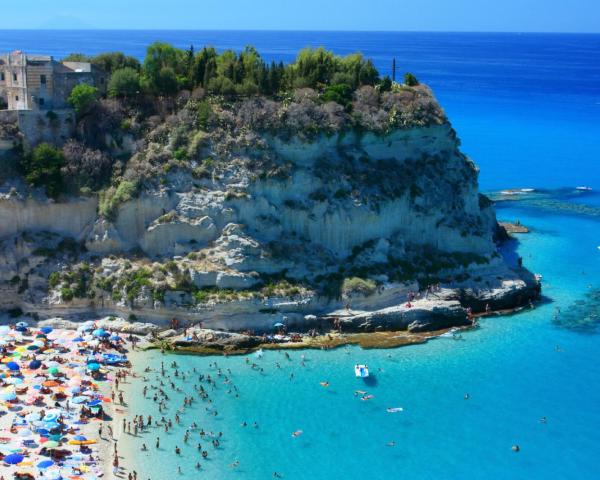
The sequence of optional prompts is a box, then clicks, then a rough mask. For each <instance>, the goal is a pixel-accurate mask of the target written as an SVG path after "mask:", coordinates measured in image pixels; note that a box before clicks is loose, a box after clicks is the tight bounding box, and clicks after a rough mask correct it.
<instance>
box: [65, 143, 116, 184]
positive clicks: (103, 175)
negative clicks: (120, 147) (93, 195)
mask: <svg viewBox="0 0 600 480" xmlns="http://www.w3.org/2000/svg"><path fill="white" fill-rule="evenodd" d="M62 152H63V155H64V158H65V164H64V166H63V167H62V169H61V172H62V175H63V178H64V179H65V182H66V183H67V185H68V186H69V187H70V188H71V189H72V190H73V191H75V192H76V191H78V190H80V189H82V188H85V187H87V188H89V189H90V190H92V191H95V190H97V189H98V188H100V187H101V186H102V185H103V184H105V183H106V182H107V181H108V180H109V179H110V177H111V174H112V166H113V159H112V158H110V157H109V156H108V155H107V154H106V153H104V152H101V151H100V150H93V149H91V148H87V147H86V146H85V145H84V144H82V143H79V142H77V141H75V140H69V141H68V142H67V143H66V144H65V146H64V147H63V150H62Z"/></svg>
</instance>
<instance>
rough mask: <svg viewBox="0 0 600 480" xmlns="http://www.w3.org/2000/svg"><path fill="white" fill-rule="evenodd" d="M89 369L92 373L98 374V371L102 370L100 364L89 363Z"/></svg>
mask: <svg viewBox="0 0 600 480" xmlns="http://www.w3.org/2000/svg"><path fill="white" fill-rule="evenodd" d="M87 368H88V370H90V371H92V372H96V371H98V370H100V364H99V363H88V366H87Z"/></svg>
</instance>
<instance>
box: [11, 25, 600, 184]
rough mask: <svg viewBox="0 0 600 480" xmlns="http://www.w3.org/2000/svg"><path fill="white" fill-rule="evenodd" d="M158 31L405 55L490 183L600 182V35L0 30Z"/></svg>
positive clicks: (84, 42)
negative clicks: (433, 94)
mask: <svg viewBox="0 0 600 480" xmlns="http://www.w3.org/2000/svg"><path fill="white" fill-rule="evenodd" d="M155 40H162V41H167V42H171V43H173V44H174V45H176V46H178V47H182V48H187V47H188V46H189V45H190V44H194V45H195V47H196V48H198V47H200V46H202V45H205V44H208V45H214V46H215V47H217V48H219V49H226V48H232V49H236V50H239V49H241V48H243V47H244V46H245V45H247V44H252V45H255V46H256V47H257V48H258V50H259V51H260V52H261V53H262V54H263V56H264V57H265V59H267V60H269V61H270V60H271V59H274V60H283V61H290V60H292V59H293V58H294V56H295V54H296V53H297V51H298V50H299V49H300V48H302V47H305V46H320V45H323V46H325V47H327V48H329V49H332V50H334V51H335V52H337V53H339V54H347V53H350V52H354V51H361V52H363V53H364V54H365V55H366V56H368V57H371V58H373V60H374V62H375V64H376V66H377V67H378V68H379V70H380V71H381V72H382V73H383V74H389V73H390V71H391V62H392V58H393V57H396V59H397V64H398V71H399V72H405V71H411V72H413V73H415V74H416V75H417V77H418V78H420V79H421V80H422V81H424V82H426V83H428V84H429V85H430V86H431V87H432V88H433V89H434V91H435V93H436V95H437V97H438V98H439V100H440V102H441V103H442V105H443V107H444V108H445V109H446V111H447V113H448V115H449V117H450V119H451V121H452V122H453V124H454V126H455V128H456V130H457V131H458V134H459V136H460V138H461V139H462V141H463V150H464V151H465V153H467V154H468V155H470V156H471V157H472V158H473V159H474V160H475V161H476V162H477V164H478V165H479V166H480V167H481V176H480V182H481V187H482V188H483V189H485V190H489V189H500V188H507V187H530V186H534V187H561V186H574V185H579V184H590V185H592V186H597V187H598V188H600V169H599V168H597V163H598V161H600V142H599V141H598V139H600V35H589V34H586V35H577V34H504V33H425V32H423V33H415V32H404V33H403V32H395V33H392V32H379V33H376V32H259V31H245V32H241V31H230V32H222V31H220V32H219V31H212V32H211V31H137V30H136V31H106V30H105V31H33V30H31V31H0V51H9V50H14V49H21V50H24V51H27V52H32V53H49V54H52V55H55V56H56V57H61V56H64V55H66V54H68V53H70V52H74V51H77V52H83V53H87V54H96V53H99V52H104V51H111V50H122V51H124V52H126V53H128V54H131V55H135V56H136V57H138V58H140V59H142V58H143V56H144V51H145V47H146V46H147V45H148V44H149V43H151V42H152V41H155Z"/></svg>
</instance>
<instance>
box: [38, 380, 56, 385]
mask: <svg viewBox="0 0 600 480" xmlns="http://www.w3.org/2000/svg"><path fill="white" fill-rule="evenodd" d="M42 385H43V386H44V387H56V386H58V385H59V383H58V382H57V381H55V380H46V381H45V382H44V383H42Z"/></svg>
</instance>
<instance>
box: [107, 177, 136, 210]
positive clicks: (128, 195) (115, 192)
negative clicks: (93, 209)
mask: <svg viewBox="0 0 600 480" xmlns="http://www.w3.org/2000/svg"><path fill="white" fill-rule="evenodd" d="M137 188H138V187H137V185H136V184H135V183H133V182H131V181H128V180H123V181H122V182H121V183H119V185H118V186H117V187H116V188H115V187H110V188H108V189H107V190H106V191H104V192H102V194H101V195H100V206H99V211H100V214H101V215H103V216H104V217H106V218H108V219H114V217H115V215H116V213H117V208H118V207H119V205H121V204H122V203H125V202H126V201H128V200H131V199H132V198H133V196H134V195H135V192H136V191H137Z"/></svg>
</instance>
